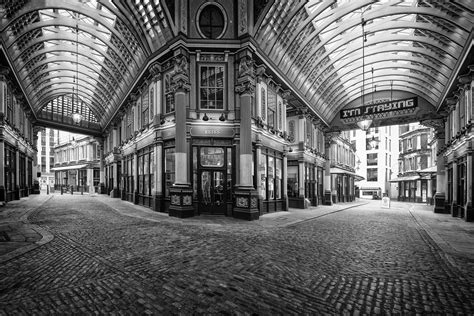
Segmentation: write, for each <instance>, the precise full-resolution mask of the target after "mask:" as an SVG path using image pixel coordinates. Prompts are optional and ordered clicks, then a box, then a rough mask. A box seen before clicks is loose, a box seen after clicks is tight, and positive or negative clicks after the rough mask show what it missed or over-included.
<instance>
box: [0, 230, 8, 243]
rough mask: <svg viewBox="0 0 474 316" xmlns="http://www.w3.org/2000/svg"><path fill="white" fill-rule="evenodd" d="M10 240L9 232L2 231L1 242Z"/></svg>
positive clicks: (0, 234)
mask: <svg viewBox="0 0 474 316" xmlns="http://www.w3.org/2000/svg"><path fill="white" fill-rule="evenodd" d="M7 241H10V237H8V234H7V233H6V232H4V231H0V242H7Z"/></svg>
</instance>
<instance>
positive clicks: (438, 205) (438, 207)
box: [434, 192, 446, 214]
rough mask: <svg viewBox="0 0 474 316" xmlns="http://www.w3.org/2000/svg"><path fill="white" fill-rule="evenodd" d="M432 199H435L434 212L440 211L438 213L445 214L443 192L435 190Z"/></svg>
mask: <svg viewBox="0 0 474 316" xmlns="http://www.w3.org/2000/svg"><path fill="white" fill-rule="evenodd" d="M434 201H435V207H434V212H435V213H440V214H446V208H445V203H446V196H445V195H444V193H441V192H436V194H435V196H434Z"/></svg>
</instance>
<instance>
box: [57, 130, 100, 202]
mask: <svg viewBox="0 0 474 316" xmlns="http://www.w3.org/2000/svg"><path fill="white" fill-rule="evenodd" d="M99 157H100V155H99V144H98V142H97V141H96V140H95V138H93V137H89V136H84V135H78V134H71V133H67V132H59V133H58V136H57V145H56V146H55V148H54V161H55V163H54V168H52V169H51V170H52V171H54V177H55V186H54V189H55V190H60V191H61V192H63V191H65V190H68V191H69V192H82V193H84V192H88V193H95V192H100V191H101V188H100V186H99V183H100V169H99V167H100V164H99Z"/></svg>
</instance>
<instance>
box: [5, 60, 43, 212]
mask: <svg viewBox="0 0 474 316" xmlns="http://www.w3.org/2000/svg"><path fill="white" fill-rule="evenodd" d="M3 71H5V70H4V69H2V72H3ZM6 71H8V70H6ZM5 86H6V78H5V74H4V73H0V205H3V204H5V201H6V190H5V143H4V138H3V137H4V136H3V131H4V124H5V108H6V104H5V96H4V95H3V93H4V91H5V90H4V89H5ZM35 144H36V143H35ZM34 162H36V161H34ZM34 171H35V170H33V172H34ZM35 176H36V173H34V174H33V178H35Z"/></svg>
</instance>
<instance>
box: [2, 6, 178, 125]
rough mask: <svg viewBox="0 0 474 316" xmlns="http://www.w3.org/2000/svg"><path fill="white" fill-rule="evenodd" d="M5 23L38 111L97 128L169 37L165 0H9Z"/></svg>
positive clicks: (14, 59)
mask: <svg viewBox="0 0 474 316" xmlns="http://www.w3.org/2000/svg"><path fill="white" fill-rule="evenodd" d="M136 25H138V26H140V27H139V28H137V27H136ZM0 29H1V36H2V41H3V47H4V50H5V51H6V53H7V55H8V56H9V59H10V62H11V63H12V65H13V68H14V70H15V71H16V73H17V76H18V78H19V80H20V82H21V83H22V85H23V89H24V91H25V93H26V96H27V98H28V100H29V101H30V104H31V106H32V107H33V110H34V111H35V113H36V117H37V118H38V119H39V120H41V119H44V120H53V121H57V122H59V123H68V122H69V120H70V117H71V115H72V114H73V113H75V112H78V113H80V114H81V115H82V118H83V123H82V124H83V126H84V127H88V128H96V129H97V130H101V129H102V128H104V126H105V125H106V124H107V122H108V121H109V120H110V119H111V117H112V116H113V115H114V113H115V111H116V109H117V108H118V107H119V106H120V103H121V102H122V100H123V99H124V98H125V97H126V94H127V93H128V92H129V91H128V90H129V89H130V87H131V85H132V82H133V81H134V80H135V79H136V76H137V74H138V72H139V70H140V69H141V68H142V67H143V65H144V63H145V61H146V59H147V57H148V56H149V55H150V53H151V52H152V51H154V50H156V49H158V48H160V47H162V46H163V45H164V44H165V43H166V41H167V40H168V39H169V38H170V32H169V31H168V30H167V29H168V24H167V22H166V20H165V18H164V13H163V10H162V7H161V4H160V1H159V0H143V1H141V0H134V1H126V2H125V1H110V0H109V1H107V0H105V1H104V0H101V1H98V0H70V1H60V0H48V1H40V0H34V1H33V0H30V1H28V0H6V1H2V2H1V3H0Z"/></svg>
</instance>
